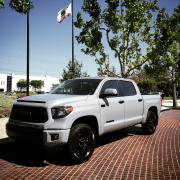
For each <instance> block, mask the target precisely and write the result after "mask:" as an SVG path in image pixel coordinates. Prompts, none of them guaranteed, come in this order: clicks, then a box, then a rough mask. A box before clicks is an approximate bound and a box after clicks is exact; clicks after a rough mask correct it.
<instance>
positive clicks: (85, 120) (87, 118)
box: [71, 115, 99, 138]
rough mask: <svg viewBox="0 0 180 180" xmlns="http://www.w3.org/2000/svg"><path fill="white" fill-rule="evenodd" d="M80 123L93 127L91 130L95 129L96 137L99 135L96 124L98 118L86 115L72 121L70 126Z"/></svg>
mask: <svg viewBox="0 0 180 180" xmlns="http://www.w3.org/2000/svg"><path fill="white" fill-rule="evenodd" d="M81 123H82V124H87V125H89V126H91V127H92V128H93V130H94V131H95V135H96V138H98V136H99V125H98V120H97V118H96V117H95V116H93V115H87V116H83V117H80V118H78V119H76V120H75V121H74V122H73V124H72V126H71V128H72V127H73V126H75V125H77V124H81Z"/></svg>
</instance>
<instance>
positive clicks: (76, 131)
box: [6, 77, 160, 162]
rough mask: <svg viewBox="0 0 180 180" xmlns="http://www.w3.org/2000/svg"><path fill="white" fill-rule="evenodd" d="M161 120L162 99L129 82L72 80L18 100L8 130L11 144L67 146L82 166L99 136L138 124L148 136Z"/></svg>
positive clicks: (73, 158)
mask: <svg viewBox="0 0 180 180" xmlns="http://www.w3.org/2000/svg"><path fill="white" fill-rule="evenodd" d="M159 114H160V95H141V93H140V91H139V88H138V86H137V85H136V83H135V82H134V81H132V80H129V79H123V78H109V77H104V78H76V79H71V80H67V81H65V82H63V83H61V84H60V85H59V86H57V87H56V88H55V89H53V90H52V91H51V92H50V93H49V94H41V95H35V96H27V97H23V98H20V99H17V101H16V102H15V103H14V104H13V107H12V111H11V115H10V118H9V121H8V123H7V125H6V130H7V134H8V136H9V137H10V138H14V139H16V140H20V141H26V142H28V143H41V144H43V145H45V146H47V147H48V146H51V145H63V144H66V145H67V147H68V151H69V154H70V157H71V158H72V160H73V161H75V162H83V161H85V160H87V159H89V158H90V156H91V155H92V153H93V151H94V149H95V146H96V141H97V139H98V137H99V136H101V135H103V134H105V133H109V132H112V131H117V130H120V129H123V128H127V127H130V126H133V125H136V124H142V130H143V131H144V133H146V134H152V133H154V132H155V130H156V126H157V124H158V117H159Z"/></svg>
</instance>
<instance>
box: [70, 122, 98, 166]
mask: <svg viewBox="0 0 180 180" xmlns="http://www.w3.org/2000/svg"><path fill="white" fill-rule="evenodd" d="M95 145H96V138H95V132H94V130H93V129H92V128H91V127H90V126H89V125H87V124H77V125H75V126H74V127H72V129H71V131H70V136H69V141H68V150H69V154H70V157H71V159H72V161H73V162H75V163H81V162H84V161H86V160H88V159H89V158H90V157H91V155H92V153H93V152H94V148H95Z"/></svg>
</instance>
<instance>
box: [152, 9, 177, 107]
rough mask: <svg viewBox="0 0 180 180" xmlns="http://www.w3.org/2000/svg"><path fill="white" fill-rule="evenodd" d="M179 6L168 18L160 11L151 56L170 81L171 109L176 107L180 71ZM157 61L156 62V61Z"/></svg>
mask: <svg viewBox="0 0 180 180" xmlns="http://www.w3.org/2000/svg"><path fill="white" fill-rule="evenodd" d="M179 23H180V6H178V7H177V8H175V9H174V13H173V14H172V15H171V16H170V15H169V14H168V13H167V12H166V10H165V9H162V10H161V11H160V12H159V14H158V16H157V21H156V23H155V39H154V46H153V51H152V54H154V55H153V56H155V57H156V60H154V61H152V62H153V63H154V64H157V62H160V63H161V66H162V67H163V68H164V70H168V72H169V77H170V79H171V81H172V94H173V107H177V97H176V84H177V81H178V79H179V69H180V51H179V42H180V36H179V35H180V26H179ZM157 60H158V61H157Z"/></svg>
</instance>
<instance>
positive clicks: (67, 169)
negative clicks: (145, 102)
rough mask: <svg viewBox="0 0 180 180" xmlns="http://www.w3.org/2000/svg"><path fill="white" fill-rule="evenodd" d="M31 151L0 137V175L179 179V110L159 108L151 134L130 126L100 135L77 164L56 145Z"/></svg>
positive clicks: (13, 177)
mask: <svg viewBox="0 0 180 180" xmlns="http://www.w3.org/2000/svg"><path fill="white" fill-rule="evenodd" d="M35 152H36V151H35V148H34V147H31V148H30V147H21V146H19V145H17V144H16V143H15V142H12V141H10V140H9V139H1V140H0V158H1V159H0V179H68V180H69V179H72V180H74V179H83V180H84V179H92V180H93V179H153V180H154V179H167V180H169V179H180V110H170V111H166V112H163V114H162V116H161V118H160V122H159V125H158V128H157V131H156V133H155V134H154V135H151V136H145V135H142V132H141V129H140V127H133V128H129V129H128V130H123V131H120V132H116V133H113V134H109V135H106V136H104V137H103V138H102V140H101V144H100V145H99V147H97V148H96V150H95V152H94V154H93V157H92V158H91V159H90V160H89V161H88V162H86V163H83V164H80V165H73V164H71V162H70V161H69V160H68V156H67V155H66V153H65V152H61V149H58V148H57V149H56V150H54V151H53V153H52V152H51V151H50V152H49V153H46V154H45V155H42V153H41V151H40V150H39V152H36V153H35ZM60 152H61V153H60ZM44 158H45V159H46V160H44Z"/></svg>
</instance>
